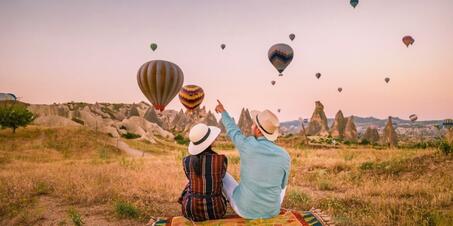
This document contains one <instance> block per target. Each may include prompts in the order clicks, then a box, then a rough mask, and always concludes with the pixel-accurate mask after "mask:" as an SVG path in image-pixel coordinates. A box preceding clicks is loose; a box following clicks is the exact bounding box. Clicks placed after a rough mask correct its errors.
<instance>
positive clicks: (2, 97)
mask: <svg viewBox="0 0 453 226" xmlns="http://www.w3.org/2000/svg"><path fill="white" fill-rule="evenodd" d="M16 99H17V98H16V95H14V94H12V93H0V101H16Z"/></svg>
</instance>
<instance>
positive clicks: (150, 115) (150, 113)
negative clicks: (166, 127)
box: [143, 107, 163, 127]
mask: <svg viewBox="0 0 453 226" xmlns="http://www.w3.org/2000/svg"><path fill="white" fill-rule="evenodd" d="M143 118H145V119H146V120H147V121H148V122H152V123H156V124H157V125H159V126H160V127H162V124H163V123H162V121H161V120H160V119H159V117H158V116H157V114H156V111H155V110H154V108H153V107H150V108H148V110H146V112H145V115H144V116H143Z"/></svg>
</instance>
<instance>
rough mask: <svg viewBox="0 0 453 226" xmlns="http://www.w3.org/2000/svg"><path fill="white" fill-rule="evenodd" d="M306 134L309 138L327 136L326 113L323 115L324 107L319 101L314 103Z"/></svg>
mask: <svg viewBox="0 0 453 226" xmlns="http://www.w3.org/2000/svg"><path fill="white" fill-rule="evenodd" d="M306 132H307V135H309V136H328V135H329V127H328V126H327V117H326V113H324V106H323V105H322V104H321V102H319V101H316V103H315V110H314V112H313V115H312V116H311V119H310V123H309V124H308V128H307V131H306Z"/></svg>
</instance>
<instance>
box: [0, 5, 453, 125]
mask: <svg viewBox="0 0 453 226" xmlns="http://www.w3.org/2000/svg"><path fill="white" fill-rule="evenodd" d="M452 10H453V2H452V1H449V0H439V1H436V3H435V4H434V3H433V4H427V3H426V1H421V0H416V1H414V0H412V1H410V0H403V1H398V2H394V1H389V0H384V1H360V3H359V5H358V6H357V8H355V9H353V8H352V7H351V6H350V5H349V2H348V1H336V2H331V1H328V0H321V1H316V2H313V1H290V0H285V1H279V2H278V3H276V2H274V1H257V0H254V1H247V2H244V1H228V2H223V1H206V0H203V1H201V0H200V1H187V2H178V1H176V0H170V1H165V2H160V1H135V2H133V3H130V2H127V1H118V2H109V1H106V0H98V1H64V2H62V1H57V0H43V1H40V2H37V1H31V0H24V1H10V2H0V28H1V29H2V36H0V48H1V49H2V51H1V52H0V59H2V60H1V61H0V92H11V93H14V94H16V95H17V96H19V97H21V99H20V100H21V101H24V102H27V103H31V104H38V103H39V104H52V103H54V102H56V103H64V102H71V101H75V102H86V103H95V102H106V103H134V102H135V103H139V102H140V101H145V102H147V103H149V101H148V100H147V99H146V98H145V96H144V95H143V94H142V92H141V91H140V89H139V87H138V85H137V81H136V74H137V71H138V69H139V67H140V66H141V65H142V64H143V63H145V62H147V61H149V60H154V59H163V60H169V61H171V62H174V63H176V64H177V65H179V66H180V67H181V69H182V70H183V72H184V76H185V79H184V85H187V84H197V85H200V86H201V87H202V88H203V89H204V91H205V93H206V97H205V100H204V102H203V103H202V105H205V106H206V108H207V109H209V110H211V111H213V112H214V107H215V105H216V99H220V100H221V101H222V102H223V103H224V105H225V108H226V109H227V110H228V111H229V112H230V113H231V114H232V116H234V117H235V118H237V117H238V116H239V113H240V111H241V108H242V107H244V106H247V108H248V109H261V110H263V109H270V110H271V111H273V112H275V113H276V114H277V115H278V117H279V118H280V121H281V122H285V121H290V120H294V119H297V118H299V117H302V118H310V117H311V115H312V112H313V109H314V107H315V105H314V103H315V101H318V100H319V101H321V102H322V103H323V105H324V106H325V109H324V111H325V113H326V115H328V116H335V113H336V112H337V111H338V110H340V109H341V110H342V111H343V113H344V115H345V116H349V115H354V116H365V117H376V118H379V119H382V118H383V119H385V118H387V117H388V116H389V115H390V116H392V117H399V118H401V119H404V120H407V119H408V117H409V115H411V114H417V115H418V117H419V120H420V121H429V120H444V119H447V118H452V117H453V104H451V103H453V92H451V90H450V87H451V84H453V65H452V64H451V60H452V59H453V42H452V41H451V40H453V14H452V13H451V11H452ZM276 12H277V13H276ZM290 33H294V34H295V35H296V38H295V40H294V41H290V40H289V38H288V35H289V34H290ZM404 35H412V36H413V37H414V38H415V43H414V45H411V46H409V48H407V47H406V46H404V44H403V43H402V41H401V38H402V37H403V36H404ZM151 42H156V43H157V44H158V48H157V50H156V51H155V52H153V51H151V50H150V49H149V44H150V43H151ZM222 43H225V44H226V48H225V49H224V50H223V51H222V50H221V49H220V44H222ZM275 43H287V44H289V45H290V46H291V47H292V48H293V49H294V59H293V61H292V63H291V64H290V65H289V66H288V68H287V69H286V70H285V71H284V72H283V74H284V76H283V77H278V76H277V75H278V72H277V71H276V70H275V69H274V68H273V67H272V65H271V64H270V62H269V60H268V59H267V51H268V49H269V47H270V46H271V45H273V44H275ZM317 72H320V73H321V74H322V77H321V78H320V79H319V80H318V79H316V78H315V74H316V73H317ZM385 77H390V79H391V80H390V82H389V83H388V84H386V83H385V82H384V78H385ZM271 80H276V81H277V84H276V85H275V86H271V84H270V81H271ZM218 84H221V85H218ZM337 87H342V88H343V92H342V93H338V92H337V90H336V89H337ZM238 100H240V101H238ZM279 108H281V109H282V112H281V113H277V109H279ZM167 109H175V110H179V109H184V107H183V106H182V105H181V103H180V102H179V99H178V97H177V96H176V97H175V98H174V99H173V100H172V102H171V103H170V104H169V105H168V106H167ZM214 114H215V116H216V118H217V117H219V115H218V114H216V113H215V112H214ZM328 118H330V117H328Z"/></svg>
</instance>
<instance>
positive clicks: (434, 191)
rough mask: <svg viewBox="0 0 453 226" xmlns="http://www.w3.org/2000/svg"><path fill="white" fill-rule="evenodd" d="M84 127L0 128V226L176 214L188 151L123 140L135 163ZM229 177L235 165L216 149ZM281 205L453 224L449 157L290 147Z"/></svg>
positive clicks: (342, 219)
mask: <svg viewBox="0 0 453 226" xmlns="http://www.w3.org/2000/svg"><path fill="white" fill-rule="evenodd" d="M108 141H109V137H108V136H106V135H103V134H96V133H95V132H93V131H90V130H87V129H84V128H67V129H49V128H40V127H28V128H26V129H19V130H18V131H17V133H16V134H14V135H13V134H11V132H10V131H0V225H82V224H86V225H143V224H144V223H146V222H147V221H148V220H149V218H150V217H151V216H169V215H180V214H181V213H180V206H179V205H178V204H177V202H176V200H177V199H178V197H179V195H180V192H181V190H182V189H183V187H184V185H185V183H186V178H185V177H184V174H183V171H182V168H181V159H182V158H183V157H184V156H185V155H186V149H185V147H184V146H181V145H178V144H175V143H173V142H168V141H164V140H159V142H158V144H150V143H146V142H141V141H136V140H133V141H131V140H129V141H127V143H128V144H129V145H130V146H131V147H133V148H136V149H140V150H144V151H146V152H148V153H150V155H148V156H147V157H143V158H131V157H129V156H127V155H125V154H123V153H121V152H119V151H118V150H117V149H116V148H115V146H114V144H110V143H109V142H108ZM221 147H222V148H225V147H226V150H219V149H216V148H214V149H215V150H218V151H219V152H220V153H222V154H226V155H227V156H228V158H229V168H228V171H229V172H231V173H232V174H233V175H234V176H235V177H237V178H238V177H239V165H240V158H239V156H238V154H237V152H236V151H235V150H234V149H231V148H230V146H229V145H227V144H225V143H224V142H222V144H221ZM289 152H290V155H291V157H292V172H291V177H290V180H289V188H288V192H287V195H286V197H285V201H284V204H283V207H284V208H292V209H297V210H308V209H310V208H311V207H316V208H321V209H323V210H325V211H326V212H327V213H329V214H330V215H332V216H333V217H334V219H335V221H336V222H337V225H451V222H453V157H452V156H451V155H450V156H445V155H441V154H439V153H438V151H437V150H373V149H367V148H355V149H347V148H340V149H332V150H325V149H316V150H312V149H289Z"/></svg>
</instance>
